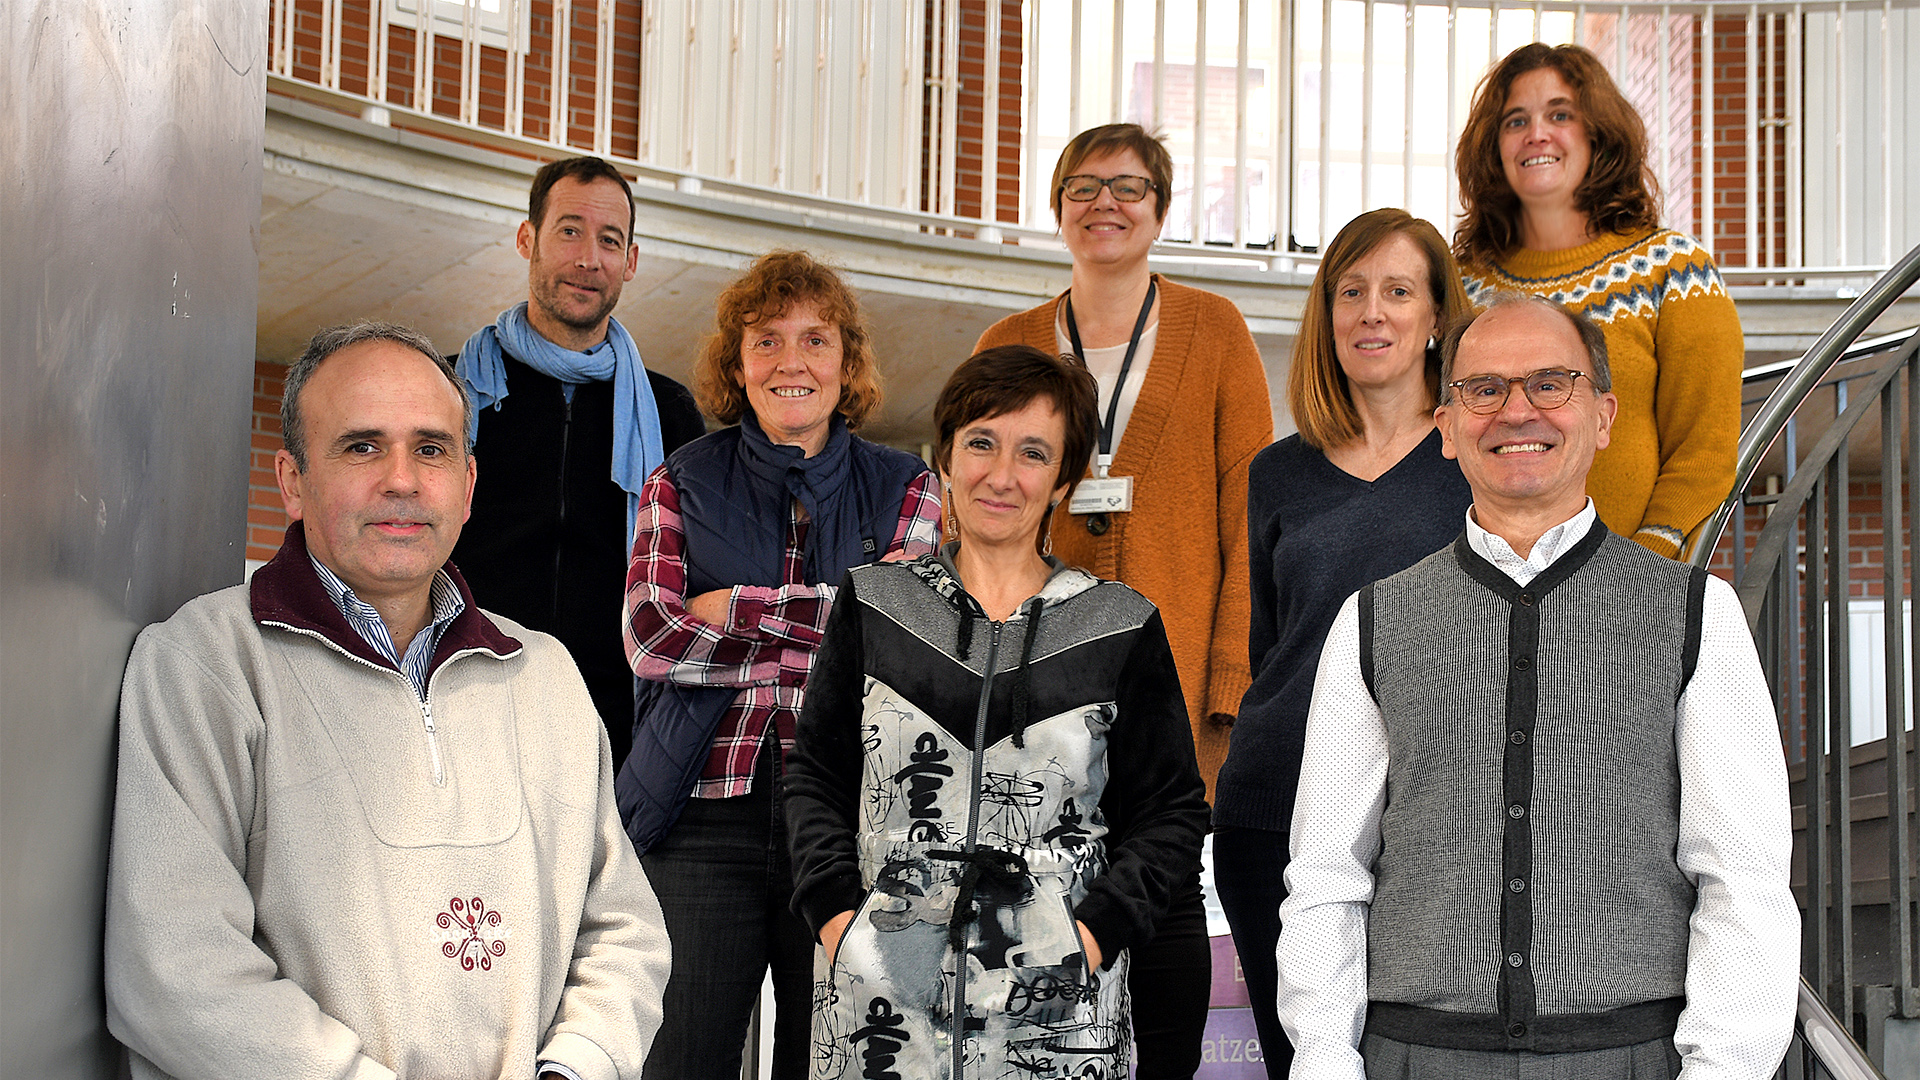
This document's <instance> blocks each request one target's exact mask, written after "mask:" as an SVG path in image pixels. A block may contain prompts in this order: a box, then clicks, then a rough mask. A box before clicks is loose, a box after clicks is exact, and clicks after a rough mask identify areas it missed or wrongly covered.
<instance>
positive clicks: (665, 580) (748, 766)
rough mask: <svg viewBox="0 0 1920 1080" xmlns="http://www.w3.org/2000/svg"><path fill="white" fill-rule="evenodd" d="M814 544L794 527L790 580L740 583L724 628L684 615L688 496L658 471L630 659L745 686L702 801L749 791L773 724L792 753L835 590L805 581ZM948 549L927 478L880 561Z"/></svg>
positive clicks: (634, 604)
mask: <svg viewBox="0 0 1920 1080" xmlns="http://www.w3.org/2000/svg"><path fill="white" fill-rule="evenodd" d="M806 539H807V523H806V522H804V521H790V522H789V523H788V527H787V550H786V554H785V556H784V557H783V558H782V559H781V566H780V582H781V583H780V584H779V585H773V586H768V585H736V586H734V588H733V590H732V597H731V599H730V600H729V601H728V604H727V624H726V625H725V626H717V625H715V624H713V623H710V622H705V621H702V620H700V619H697V618H695V617H694V616H693V615H692V614H690V613H689V612H688V611H687V607H686V599H687V598H686V595H685V594H686V588H687V569H686V565H685V563H684V562H683V561H682V559H683V558H684V552H685V550H686V534H685V532H684V531H683V530H682V528H681V524H680V493H679V491H677V490H676V489H675V488H674V486H673V482H672V481H670V480H668V479H667V471H666V469H664V468H661V469H656V470H654V473H653V475H652V476H651V477H649V478H648V479H647V484H646V487H645V488H643V489H642V490H641V492H640V513H639V516H638V517H637V518H636V519H635V522H634V530H633V558H632V560H631V561H630V562H629V563H628V564H627V599H626V610H625V612H624V613H623V614H624V618H623V620H622V621H623V623H624V624H625V627H626V639H627V662H628V663H629V664H631V665H632V667H633V671H634V674H636V675H638V676H640V677H641V678H643V679H657V680H660V681H663V682H677V683H684V684H687V685H691V686H737V687H740V693H739V695H738V696H736V697H735V698H734V699H733V704H732V705H730V706H728V707H727V711H726V714H725V715H724V716H722V717H721V718H720V727H719V730H718V731H716V732H715V733H714V738H713V750H712V752H711V753H710V754H709V755H708V756H707V764H706V767H705V768H704V769H703V770H702V771H701V773H700V780H699V782H698V783H696V784H695V785H694V788H693V794H694V796H695V797H696V798H702V799H717V798H724V797H726V796H730V795H744V794H746V793H747V791H748V790H749V789H750V788H751V787H752V786H753V765H754V758H755V756H756V755H757V754H758V752H759V749H760V743H761V742H762V740H764V739H765V738H766V732H767V724H768V722H769V721H771V722H772V724H773V727H774V730H775V731H776V732H777V733H778V735H779V738H780V753H781V755H782V757H783V758H784V757H785V755H786V752H787V751H788V750H791V749H792V748H793V728H794V721H795V720H796V719H798V718H799V715H800V702H801V700H802V698H803V696H804V694H805V691H806V685H807V676H808V675H809V674H811V673H812V671H813V658H814V656H815V655H817V654H818V652H819V649H820V641H821V638H822V637H823V636H824V635H825V632H826V628H827V612H828V611H829V610H830V609H831V608H832V606H833V594H834V591H835V589H836V588H838V586H837V585H832V584H827V583H825V582H815V583H808V582H806V581H805V580H803V576H802V575H803V569H804V567H805V565H806V555H805V551H806ZM939 541H940V489H939V486H938V485H937V484H936V483H935V482H934V478H933V473H931V472H923V473H921V474H920V475H919V476H918V477H915V478H914V480H913V481H912V482H911V483H909V484H908V485H907V497H906V500H905V501H904V502H903V503H902V504H901V506H900V523H899V526H898V527H897V528H896V529H895V530H894V534H893V542H892V543H891V544H889V545H888V546H887V550H886V553H885V554H884V555H882V556H881V559H882V560H883V561H897V560H904V559H915V558H918V557H920V556H921V555H924V554H926V553H927V552H930V551H932V550H933V549H934V547H935V546H936V545H938V543H939Z"/></svg>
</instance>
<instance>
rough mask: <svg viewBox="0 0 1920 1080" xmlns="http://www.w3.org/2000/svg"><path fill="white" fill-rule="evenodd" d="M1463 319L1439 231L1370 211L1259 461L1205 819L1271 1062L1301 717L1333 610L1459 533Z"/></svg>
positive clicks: (1331, 278)
mask: <svg viewBox="0 0 1920 1080" xmlns="http://www.w3.org/2000/svg"><path fill="white" fill-rule="evenodd" d="M1467 310H1468V303H1467V297H1466V293H1465V291H1464V290H1463V289H1462V288H1461V285H1460V273H1459V271H1458V270H1457V269H1456V268H1455V267H1454V263H1453V257H1452V256H1451V255H1450V254H1449V253H1448V251H1447V245H1446V242H1445V241H1444V240H1442V239H1441V238H1440V234H1439V232H1437V231H1436V230H1435V229H1434V227H1433V226H1432V225H1430V224H1428V223H1427V222H1425V221H1422V220H1420V219H1419V218H1416V217H1412V216H1411V215H1409V214H1408V213H1407V212H1406V211H1404V210H1396V209H1384V210H1373V211H1370V212H1368V213H1365V214H1362V215H1360V216H1359V217H1357V218H1355V219H1353V220H1352V221H1351V222H1349V223H1348V224H1347V226H1346V227H1345V228H1343V229H1341V230H1340V234H1339V235H1338V236H1336V237H1334V240H1333V243H1332V244H1331V245H1329V246H1328V247H1327V251H1326V256H1325V257H1324V258H1323V259H1322V260H1321V263H1320V272H1319V273H1318V274H1317V275H1315V277H1314V279H1313V289H1312V292H1311V294H1310V295H1309V297H1308V301H1307V309H1306V312H1305V315H1304V317H1303V318H1302V320H1301V325H1300V337H1299V339H1298V340H1297V341H1296V342H1295V344H1294V350H1293V364H1292V370H1291V372H1290V374H1289V376H1288V380H1287V404H1288V407H1289V408H1290V409H1291V410H1292V413H1293V419H1294V423H1295V424H1297V425H1298V426H1299V428H1300V433H1299V434H1297V435H1292V436H1289V437H1287V438H1285V439H1282V440H1281V441H1279V442H1277V443H1274V444H1273V445H1272V446H1269V447H1267V448H1266V449H1265V450H1262V451H1261V452H1260V455H1259V456H1258V457H1256V458H1254V459H1253V466H1252V469H1251V471H1250V473H1249V480H1248V500H1247V526H1248V530H1249V537H1250V543H1249V553H1250V558H1251V562H1252V564H1253V605H1252V606H1253V620H1252V628H1251V634H1250V646H1251V654H1252V663H1253V685H1252V686H1251V687H1249V688H1248V690H1247V693H1246V696H1245V697H1244V698H1242V699H1241V702H1240V715H1239V718H1238V719H1237V720H1236V721H1235V723H1234V728H1233V743H1232V746H1231V747H1230V749H1229V750H1228V752H1227V761H1226V764H1225V765H1224V766H1223V767H1222V768H1221V770H1220V780H1219V787H1218V789H1217V791H1216V795H1215V800H1214V810H1213V824H1214V840H1213V858H1214V861H1213V866H1214V882H1215V886H1216V888H1217V889H1218V891H1219V894H1220V903H1221V906H1222V907H1223V908H1224V909H1225V910H1226V914H1227V921H1228V923H1229V924H1230V925H1231V927H1232V929H1233V943H1234V948H1235V949H1236V950H1237V951H1238V952H1239V954H1240V964H1241V967H1242V970H1243V971H1244V972H1245V974H1246V980H1247V992H1248V994H1249V995H1250V997H1251V998H1252V1003H1253V1015H1254V1022H1255V1025H1256V1027H1257V1028H1258V1029H1259V1032H1260V1043H1261V1047H1262V1049H1263V1051H1264V1055H1265V1058H1266V1062H1267V1075H1268V1076H1270V1077H1274V1078H1277V1080H1284V1078H1285V1077H1286V1075H1287V1072H1288V1069H1289V1067H1290V1066H1291V1064H1292V1059H1293V1054H1292V1050H1291V1048H1290V1047H1289V1045H1288V1043H1287V1037H1286V1035H1285V1033H1284V1032H1283V1031H1282V1030H1281V1028H1280V1020H1279V1017H1278V1016H1277V1015H1276V1014H1275V1011H1274V994H1275V990H1276V982H1275V973H1274V959H1273V955H1274V954H1273V950H1274V944H1275V942H1276V941H1277V939H1278V938H1279V934H1280V901H1281V900H1282V899H1284V898H1285V897H1286V888H1285V885H1284V884H1283V882H1282V879H1281V875H1282V873H1283V872H1284V871H1285V870H1286V866H1287V831H1288V826H1289V823H1290V821H1291V819H1292V817H1293V795H1294V788H1295V786H1296V784H1297V783H1298V780H1299V773H1300V751H1301V745H1302V740H1303V739H1304V737H1305V734H1306V725H1307V706H1308V704H1309V703H1310V702H1311V701H1312V699H1313V678H1314V671H1315V669H1316V668H1317V667H1319V663H1320V646H1321V644H1322V643H1323V642H1324V641H1325V639H1326V636H1327V628H1328V627H1329V626H1331V625H1332V624H1333V617H1334V614H1335V613H1336V612H1337V611H1338V610H1339V608H1340V604H1341V602H1342V601H1344V600H1345V599H1346V598H1347V597H1348V596H1349V595H1351V594H1352V593H1354V592H1355V591H1357V590H1358V589H1359V588H1360V587H1361V586H1362V585H1365V584H1366V583H1368V582H1370V581H1375V580H1377V579H1379V578H1383V577H1386V576H1387V575H1389V574H1393V573H1396V572H1398V571H1400V570H1403V569H1405V568H1407V567H1408V566H1411V565H1413V564H1414V563H1415V562H1417V561H1419V560H1420V559H1421V558H1424V557H1425V556H1427V555H1430V554H1432V553H1433V552H1434V551H1437V550H1439V549H1440V548H1442V547H1444V546H1446V544H1447V543H1448V542H1449V541H1451V540H1452V539H1453V538H1454V537H1455V536H1456V535H1458V534H1459V532H1460V530H1461V529H1462V528H1463V527H1464V522H1463V517H1464V515H1465V513H1466V509H1467V505H1468V504H1469V503H1470V502H1471V501H1472V500H1471V496H1470V495H1469V493H1468V491H1467V484H1466V481H1465V480H1464V479H1463V478H1462V477H1461V475H1460V467H1459V466H1458V465H1457V464H1455V463H1454V462H1452V461H1449V460H1447V459H1446V458H1443V457H1442V456H1441V454H1440V437H1439V434H1438V432H1436V431H1435V430H1434V426H1433V409H1434V405H1435V403H1436V401H1437V400H1438V391H1439V379H1440V353H1439V349H1438V348H1437V347H1436V346H1435V344H1434V342H1435V339H1436V337H1437V336H1438V334H1439V333H1440V331H1441V329H1442V328H1443V327H1445V326H1446V324H1447V323H1448V322H1450V321H1452V319H1454V318H1455V317H1456V316H1459V315H1461V314H1463V313H1465V312H1466V311H1467Z"/></svg>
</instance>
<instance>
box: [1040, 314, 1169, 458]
mask: <svg viewBox="0 0 1920 1080" xmlns="http://www.w3.org/2000/svg"><path fill="white" fill-rule="evenodd" d="M1159 287H1160V286H1159V284H1158V283H1157V282H1155V281H1154V280H1153V279H1152V278H1151V277H1149V278H1148V279H1147V299H1146V302H1145V303H1143V304H1141V305H1140V317H1139V318H1137V319H1135V320H1133V337H1132V338H1130V339H1128V341H1127V355H1126V356H1125V357H1123V358H1122V359H1121V360H1120V377H1119V378H1118V379H1115V380H1114V381H1113V396H1112V397H1111V398H1108V399H1107V418H1106V420H1105V422H1103V423H1102V424H1101V425H1100V457H1099V459H1097V464H1096V465H1095V468H1094V475H1095V476H1097V477H1099V478H1100V479H1102V480H1105V479H1106V478H1107V468H1108V466H1110V465H1111V464H1112V462H1113V422H1114V421H1115V420H1117V419H1118V418H1119V416H1120V391H1121V390H1122V389H1124V388H1125V387H1126V385H1127V372H1128V371H1131V370H1132V369H1133V354H1134V352H1135V351H1137V350H1138V349H1139V348H1140V335H1141V334H1143V333H1146V330H1147V315H1148V313H1150V312H1152V311H1153V297H1154V293H1155V292H1157V291H1158V290H1159ZM1061 303H1063V304H1065V305H1066V308H1067V340H1069V341H1071V342H1073V355H1074V358H1075V359H1077V360H1079V361H1080V366H1081V367H1086V366H1087V350H1086V348H1085V347H1084V346H1082V345H1081V344H1080V327H1079V325H1078V324H1077V323H1075V322H1074V321H1073V291H1072V290H1071V289H1069V290H1068V291H1067V295H1066V298H1065V299H1064V300H1062V301H1061Z"/></svg>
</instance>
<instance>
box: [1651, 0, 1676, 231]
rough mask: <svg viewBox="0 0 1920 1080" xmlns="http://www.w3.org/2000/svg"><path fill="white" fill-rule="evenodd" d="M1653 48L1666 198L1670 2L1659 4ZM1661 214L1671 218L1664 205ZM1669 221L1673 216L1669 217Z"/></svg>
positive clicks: (1669, 195)
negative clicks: (1657, 59)
mask: <svg viewBox="0 0 1920 1080" xmlns="http://www.w3.org/2000/svg"><path fill="white" fill-rule="evenodd" d="M1653 40H1654V47H1655V48H1657V49H1658V50H1659V51H1660V64H1659V66H1658V67H1657V68H1656V69H1655V70H1657V71H1659V73H1660V74H1659V82H1660V187H1661V189H1662V190H1663V191H1667V198H1669V199H1671V198H1673V193H1672V192H1671V190H1669V185H1670V184H1671V183H1672V181H1673V100H1672V84H1673V8H1672V6H1671V5H1669V4H1661V5H1660V24H1659V25H1658V26H1657V27H1655V29H1654V37H1653ZM1660 216H1661V218H1662V219H1668V215H1667V213H1666V208H1665V207H1662V208H1661V212H1660ZM1669 220H1670V219H1669Z"/></svg>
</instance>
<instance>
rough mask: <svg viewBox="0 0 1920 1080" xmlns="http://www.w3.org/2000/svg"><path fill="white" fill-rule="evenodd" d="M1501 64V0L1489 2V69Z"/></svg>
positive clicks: (1489, 0)
mask: <svg viewBox="0 0 1920 1080" xmlns="http://www.w3.org/2000/svg"><path fill="white" fill-rule="evenodd" d="M1499 62H1500V0H1488V2H1487V67H1488V68H1492V67H1493V65H1495V64H1497V63H1499Z"/></svg>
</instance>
